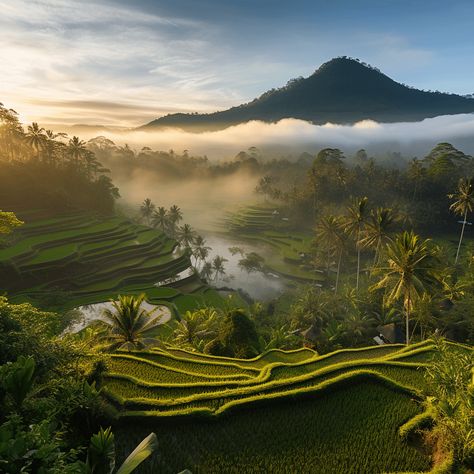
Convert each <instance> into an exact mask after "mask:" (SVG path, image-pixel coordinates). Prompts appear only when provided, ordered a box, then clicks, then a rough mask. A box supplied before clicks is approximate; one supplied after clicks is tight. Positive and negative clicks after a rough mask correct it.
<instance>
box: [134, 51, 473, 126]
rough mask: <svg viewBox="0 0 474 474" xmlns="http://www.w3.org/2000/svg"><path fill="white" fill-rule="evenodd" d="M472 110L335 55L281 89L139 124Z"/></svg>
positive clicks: (467, 103)
mask: <svg viewBox="0 0 474 474" xmlns="http://www.w3.org/2000/svg"><path fill="white" fill-rule="evenodd" d="M470 112H474V99H472V98H467V97H462V96H459V95H454V94H446V93H439V92H426V91H421V90H418V89H413V88H410V87H407V86H405V85H403V84H400V83H397V82H395V81H394V80H392V79H390V78H389V77H388V76H386V75H385V74H383V73H381V72H380V71H379V70H377V69H375V68H372V67H369V66H367V65H365V64H364V63H360V62H359V61H356V60H353V59H349V58H345V57H342V58H336V59H332V60H331V61H328V62H326V63H324V64H323V65H321V66H320V67H319V69H317V70H316V71H315V72H314V73H313V74H312V75H311V76H309V77H307V78H299V79H294V80H291V81H289V82H288V84H287V85H286V86H284V87H282V88H279V89H273V90H270V91H268V92H265V93H264V94H262V95H261V96H260V97H258V98H257V99H255V100H253V101H252V102H249V103H247V104H243V105H240V106H237V107H232V108H230V109H228V110H223V111H219V112H215V113H209V114H197V113H195V114H183V113H178V114H170V115H166V116H164V117H161V118H158V119H156V120H153V121H152V122H150V123H148V124H147V125H145V126H143V127H141V129H143V130H153V129H157V128H166V127H173V128H179V129H184V130H189V131H195V132H200V131H206V130H219V129H223V128H226V127H229V126H232V125H236V124H239V123H245V122H248V121H250V120H261V121H264V122H276V121H278V120H281V119H285V118H294V119H301V120H306V121H309V122H312V123H315V124H322V123H326V122H334V123H354V122H358V121H360V120H365V119H372V120H376V121H379V122H402V121H417V120H422V119H425V118H428V117H435V116H438V115H450V114H460V113H470Z"/></svg>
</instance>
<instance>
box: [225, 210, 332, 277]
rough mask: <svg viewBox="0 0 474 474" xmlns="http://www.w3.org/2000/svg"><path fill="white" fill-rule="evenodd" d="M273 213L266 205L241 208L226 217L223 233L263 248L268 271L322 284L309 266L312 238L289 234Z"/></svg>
mask: <svg viewBox="0 0 474 474" xmlns="http://www.w3.org/2000/svg"><path fill="white" fill-rule="evenodd" d="M274 211H275V207H274V206H271V205H269V204H267V205H263V204H261V205H259V206H246V207H242V208H240V209H238V210H236V211H235V212H229V213H228V214H227V215H226V217H225V219H224V225H225V229H226V231H228V232H231V233H233V234H234V235H236V236H238V237H239V238H240V239H243V240H248V241H252V242H256V243H260V244H263V245H264V246H265V248H267V251H266V252H264V255H263V256H264V257H265V267H266V268H267V269H268V270H269V271H271V272H275V273H278V274H279V275H282V276H284V277H287V278H290V279H294V280H298V281H303V282H314V281H316V282H321V283H322V282H323V281H324V280H325V277H324V275H323V272H321V271H320V270H318V269H315V268H313V266H312V265H311V263H310V262H309V254H310V251H311V241H312V236H311V235H308V234H303V233H300V232H295V231H293V230H290V229H289V228H288V225H287V223H286V221H284V220H282V218H281V217H280V216H279V215H274V214H273V212H274Z"/></svg>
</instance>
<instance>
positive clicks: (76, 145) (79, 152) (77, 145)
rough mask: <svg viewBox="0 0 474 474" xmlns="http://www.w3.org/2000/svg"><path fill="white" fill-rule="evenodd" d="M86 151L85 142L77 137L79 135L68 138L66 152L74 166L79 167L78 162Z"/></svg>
mask: <svg viewBox="0 0 474 474" xmlns="http://www.w3.org/2000/svg"><path fill="white" fill-rule="evenodd" d="M86 151H87V148H86V142H84V141H82V140H81V139H79V137H76V136H74V137H72V138H71V139H70V140H69V143H68V145H67V153H68V155H69V158H70V159H71V160H72V162H73V163H74V164H75V165H76V167H79V164H80V162H81V160H82V158H83V157H84V154H85V153H86Z"/></svg>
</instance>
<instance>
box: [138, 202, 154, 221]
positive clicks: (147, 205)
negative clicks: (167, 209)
mask: <svg viewBox="0 0 474 474" xmlns="http://www.w3.org/2000/svg"><path fill="white" fill-rule="evenodd" d="M155 209H156V206H155V205H154V204H153V202H152V201H151V199H150V198H146V199H145V200H144V201H143V203H142V205H141V206H140V214H141V215H142V217H143V218H144V219H145V221H146V223H147V224H148V225H150V219H151V216H152V215H153V213H154V212H155Z"/></svg>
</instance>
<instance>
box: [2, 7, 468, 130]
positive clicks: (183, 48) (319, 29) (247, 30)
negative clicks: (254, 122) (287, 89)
mask: <svg viewBox="0 0 474 474" xmlns="http://www.w3.org/2000/svg"><path fill="white" fill-rule="evenodd" d="M400 2H401V3H404V2H405V3H409V1H408V0H400ZM395 3H397V2H395ZM386 8H389V10H390V11H389V12H387V11H385V9H386ZM433 11H434V10H433ZM433 11H426V9H423V11H418V10H416V11H412V10H410V9H407V8H401V7H400V8H397V9H396V8H395V6H394V2H376V1H375V0H361V2H360V5H359V2H357V6H356V5H355V4H354V2H347V4H346V2H326V1H323V0H295V1H294V2H287V1H285V0H275V1H272V2H252V1H247V0H246V1H243V0H242V1H238V2H225V1H222V0H202V1H200V2H196V1H194V0H160V2H157V1H151V0H134V1H133V2H130V1H127V0H14V1H13V0H0V12H1V13H0V45H1V47H0V64H1V65H2V75H1V78H0V101H2V102H4V103H5V104H7V105H8V106H10V107H13V108H16V109H17V110H18V111H19V112H20V114H21V116H22V118H23V119H24V120H26V121H31V120H39V121H45V120H48V121H50V122H56V123H59V122H61V121H62V122H64V123H75V122H76V123H84V122H89V123H105V124H110V125H124V126H133V125H139V124H142V123H143V122H146V121H148V120H150V119H152V118H155V117H156V116H160V115H163V114H165V113H168V112H175V111H186V112H190V111H201V112H203V111H213V110H217V109H223V108H226V107H229V106H231V105H238V104H239V103H242V102H245V101H247V100H251V99H252V98H254V97H255V96H257V95H258V94H259V93H262V92H264V91H265V90H267V89H269V88H272V87H278V86H280V85H283V84H284V83H285V82H286V81H287V80H288V79H290V78H291V77H295V76H299V75H308V74H310V73H311V72H313V71H314V69H315V68H316V67H317V66H318V65H319V64H320V63H321V62H323V61H326V60H328V59H330V58H331V57H333V56H338V55H350V56H354V57H359V58H360V59H362V60H365V61H368V62H370V63H372V64H373V65H375V66H378V67H380V68H381V69H382V70H384V71H386V72H387V73H389V74H390V75H393V76H395V78H396V79H397V80H400V81H403V82H406V83H409V84H412V85H415V86H416V85H419V84H423V85H425V86H428V87H431V88H440V89H443V90H449V89H450V87H449V86H447V85H446V84H447V83H454V82H455V81H457V82H458V85H459V84H460V83H461V79H460V78H462V81H464V83H465V84H464V85H462V84H461V85H459V88H460V89H462V88H464V89H466V87H467V86H466V84H468V86H469V88H468V89H466V90H464V92H472V91H471V90H470V85H469V84H471V83H472V81H471V82H469V74H468V73H466V71H465V69H467V68H466V67H464V70H463V74H462V75H457V76H456V77H455V78H453V77H451V76H453V75H452V74H451V75H450V74H449V69H446V68H444V69H443V64H442V63H443V62H444V61H446V60H449V59H450V57H451V56H450V57H449V58H447V55H446V54H445V55H444V56H443V55H442V54H440V53H439V52H438V51H436V50H435V49H434V48H433V47H432V45H431V43H430V41H427V40H426V35H427V31H428V33H429V34H431V35H434V34H436V35H437V36H436V38H438V36H440V35H439V28H440V25H442V26H443V28H446V24H445V22H444V23H443V20H444V17H443V15H441V16H440V17H439V18H433ZM470 11H472V6H469V4H467V3H466V8H465V9H464V10H462V11H460V12H457V13H456V15H457V17H456V21H457V22H458V23H459V24H463V22H462V20H463V18H464V19H466V18H468V17H469V15H468V13H469V12H470ZM417 15H418V16H417ZM420 15H421V17H420ZM392 16H393V18H392ZM427 16H428V17H429V19H430V21H431V23H430V25H429V27H428V26H425V25H424V23H423V22H421V20H420V18H423V21H425V19H426V18H425V17H427ZM412 17H413V18H412ZM410 21H411V22H412V23H413V22H416V25H417V28H416V29H413V28H412V27H411V23H410ZM450 21H451V23H452V24H455V23H454V20H453V18H451V19H450ZM466 21H467V20H466ZM443 31H444V30H443ZM463 32H464V33H463ZM452 33H453V31H452V28H451V29H450V30H449V31H446V32H445V34H444V37H445V38H448V37H451V36H453V34H452ZM423 34H424V35H425V37H424V40H423V41H417V39H418V37H417V36H416V35H423ZM456 34H466V35H468V34H469V33H468V29H467V28H464V29H463V28H458V30H457V31H456ZM430 38H431V37H428V39H430ZM471 43H472V42H466V41H465V42H464V43H462V44H463V45H464V46H463V48H464V50H465V54H466V57H469V48H470V46H469V44H471ZM471 55H472V54H471ZM453 61H454V59H453ZM435 63H436V64H437V66H436V68H437V69H436V68H435V67H434V64H435ZM469 67H470V69H469V71H471V72H470V73H471V75H472V71H473V68H472V67H471V66H469ZM435 71H436V73H435ZM443 71H444V77H445V84H443V83H441V84H439V85H438V86H435V87H434V84H433V82H434V81H435V80H438V78H439V77H440V73H441V72H443ZM469 71H468V72H469ZM448 76H449V78H448V79H449V80H448V79H446V77H448ZM426 77H428V78H430V79H428V80H426V81H424V80H423V78H426ZM413 78H417V79H419V81H418V82H413V80H412V79H413ZM430 81H431V82H430ZM449 81H451V82H449ZM457 91H458V92H459V90H457ZM454 92H456V90H454ZM72 101H78V102H76V103H73V102H72ZM79 102H82V104H83V105H81V106H80V105H79ZM85 103H88V106H87V107H85V106H84V104H85ZM104 103H111V104H122V105H120V106H118V105H117V106H116V107H113V106H112V107H110V108H109V109H107V108H106V107H103V104H104ZM94 104H95V105H96V106H97V107H94ZM101 104H102V105H101ZM127 110H128V112H129V114H128V115H127ZM114 112H115V113H114Z"/></svg>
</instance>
